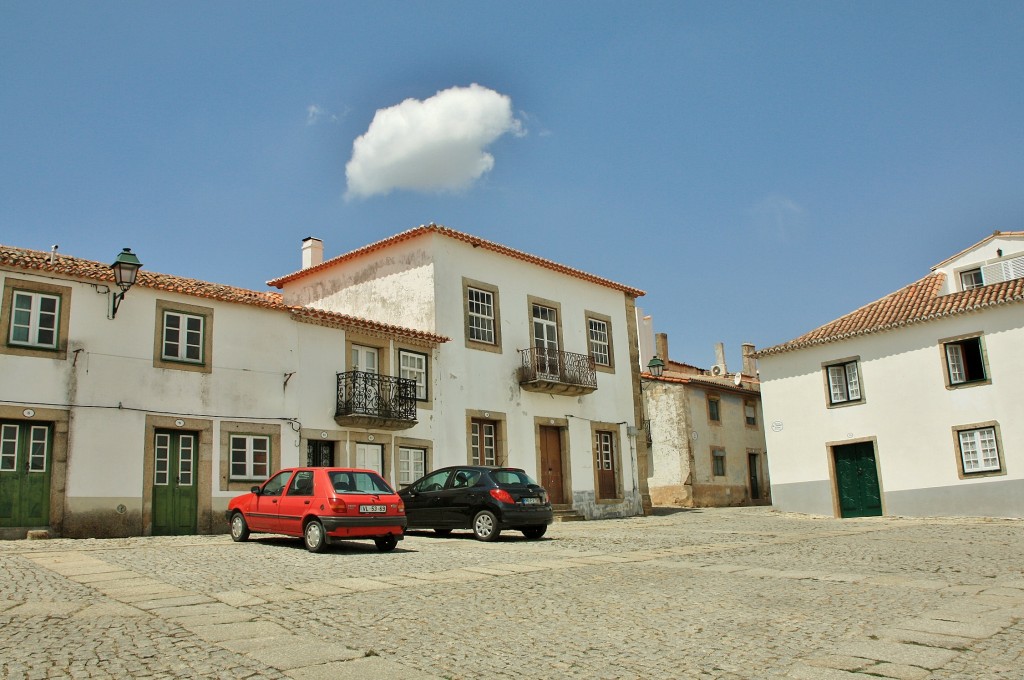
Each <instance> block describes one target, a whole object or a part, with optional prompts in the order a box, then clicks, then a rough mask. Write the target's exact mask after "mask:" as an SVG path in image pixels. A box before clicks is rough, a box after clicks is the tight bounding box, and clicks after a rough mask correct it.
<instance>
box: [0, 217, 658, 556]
mask: <svg viewBox="0 0 1024 680" xmlns="http://www.w3.org/2000/svg"><path fill="white" fill-rule="evenodd" d="M302 256H303V268H302V269H301V270H299V271H298V272H296V273H294V274H291V275H288V276H286V277H282V278H280V279H276V280H275V281H272V282H271V284H272V285H275V286H277V287H279V288H280V289H281V292H276V291H251V290H245V289H241V288H235V287H231V286H223V285H219V284H213V283H208V282H203V281H198V280H194V279H188V278H184V277H179V276H174V275H167V274H158V273H153V272H148V271H147V270H146V269H143V270H142V271H141V272H140V273H139V276H138V280H137V283H136V284H135V286H134V287H132V288H131V289H130V290H129V291H128V292H127V294H126V295H125V297H124V299H123V301H122V302H121V304H120V305H119V306H118V307H117V308H116V310H115V307H114V305H113V304H112V299H113V296H114V293H115V290H116V289H115V287H114V284H113V280H112V274H111V269H110V267H109V266H108V265H105V264H102V263H99V262H94V261H90V260H85V259H81V258H75V257H69V256H66V255H58V254H56V252H53V253H46V252H40V251H32V250H25V249H20V248H13V247H6V246H0V285H2V289H3V298H2V308H0V328H2V332H3V333H4V338H3V341H2V342H0V537H7V538H17V537H23V536H25V534H26V532H27V531H30V530H43V531H47V532H49V533H50V535H59V536H68V537H86V536H92V537H111V536H133V535H150V534H177V533H181V534H189V533H215V532H220V531H225V530H226V524H225V522H224V520H223V510H224V509H225V508H226V507H227V503H228V501H229V500H230V499H231V498H232V497H233V496H235V495H238V494H239V493H242V492H244V491H247V490H248V489H249V487H250V486H252V485H253V484H256V483H258V482H260V481H262V480H263V479H266V478H267V477H268V476H269V475H270V474H272V473H273V472H274V471H276V470H277V469H280V468H281V467H289V466H295V465H307V464H308V465H339V466H358V467H366V468H372V469H376V470H378V471H379V472H380V473H381V474H382V475H383V476H384V477H385V478H386V479H388V481H390V482H391V483H392V484H394V485H396V486H402V485H404V484H408V483H410V482H412V481H414V480H415V479H416V478H418V477H419V476H421V475H422V474H424V473H425V472H427V471H430V470H431V469H434V468H437V467H442V466H445V465H452V464H462V463H469V462H479V463H485V464H498V465H513V466H517V467H522V468H524V469H526V470H527V471H528V472H529V473H530V474H531V475H533V476H534V477H535V478H537V479H538V480H539V481H541V483H542V484H544V485H545V486H546V487H547V488H548V490H549V492H550V493H551V496H552V500H553V501H554V502H555V503H556V504H557V505H558V506H559V507H560V509H561V510H562V511H564V512H567V513H576V514H578V515H580V516H583V517H587V518H601V517H621V516H628V515H636V514H641V513H642V512H644V509H645V507H649V495H648V494H647V490H646V482H647V475H646V467H644V466H645V465H646V455H647V449H646V442H645V441H644V440H643V438H639V439H638V438H637V437H636V433H637V431H638V428H637V424H638V423H640V422H642V417H641V415H640V400H639V396H638V395H639V370H638V369H637V368H636V367H637V365H638V362H637V349H636V342H635V338H636V329H635V326H634V324H635V315H634V314H633V313H632V309H633V306H634V304H635V298H636V297H637V296H638V295H642V291H638V290H635V289H632V288H629V287H627V286H622V285H619V284H615V283H613V282H610V281H607V280H604V279H601V278H599V277H596V276H593V275H590V274H587V273H585V272H580V271H578V270H574V269H571V268H568V267H565V266H563V265H558V264H556V263H554V262H551V261H549V260H544V259H542V258H538V257H534V256H531V255H527V254H525V253H521V252H519V251H515V250H512V249H509V248H506V247H504V246H500V245H498V244H494V243H490V242H487V241H484V240H482V239H477V238H475V237H472V236H469V235H466V234H462V233H459V232H456V231H453V230H450V229H446V228H444V227H437V226H435V225H430V226H426V227H420V228H417V229H413V230H410V231H409V232H405V233H403V234H399V235H397V236H395V237H392V238H391V239H386V240H385V241H382V242H380V243H376V244H371V245H370V246H367V247H365V248H361V249H359V250H357V251H354V252H353V253H349V254H346V255H343V256H340V257H338V258H334V259H333V260H329V261H327V262H324V261H323V255H322V244H321V243H320V242H319V241H318V240H316V239H307V240H306V241H305V242H304V244H303V251H302Z"/></svg>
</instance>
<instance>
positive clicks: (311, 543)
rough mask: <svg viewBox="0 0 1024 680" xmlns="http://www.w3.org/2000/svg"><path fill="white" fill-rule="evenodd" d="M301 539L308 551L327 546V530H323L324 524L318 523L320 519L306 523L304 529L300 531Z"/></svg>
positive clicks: (321, 549) (322, 548)
mask: <svg viewBox="0 0 1024 680" xmlns="http://www.w3.org/2000/svg"><path fill="white" fill-rule="evenodd" d="M302 540H303V541H304V542H305V544H306V550H308V551H309V552H315V553H318V552H323V551H324V549H325V548H326V547H327V532H325V531H324V525H323V524H321V523H320V520H318V519H314V520H312V521H311V522H310V523H309V524H307V525H306V530H305V531H303V532H302Z"/></svg>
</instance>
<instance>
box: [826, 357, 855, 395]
mask: <svg viewBox="0 0 1024 680" xmlns="http://www.w3.org/2000/svg"><path fill="white" fill-rule="evenodd" d="M825 373H826V375H827V376H828V396H829V403H830V404H849V403H853V402H858V401H860V400H861V392H860V372H859V371H858V369H857V361H856V360H854V361H847V362H844V363H839V364H832V365H830V366H826V367H825Z"/></svg>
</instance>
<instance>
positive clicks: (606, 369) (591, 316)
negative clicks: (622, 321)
mask: <svg viewBox="0 0 1024 680" xmlns="http://www.w3.org/2000/svg"><path fill="white" fill-rule="evenodd" d="M591 320H594V321H600V322H602V323H604V324H605V327H606V328H607V331H608V363H607V364H601V363H598V362H597V360H596V359H595V360H594V369H595V370H597V371H600V372H602V373H615V344H614V342H613V341H612V317H610V316H608V315H607V314H601V313H599V312H592V311H589V310H587V311H585V312H584V322H585V324H586V334H587V355H588V356H590V358H592V359H593V358H594V355H593V353H592V352H591V349H590V343H591V337H590V321H591Z"/></svg>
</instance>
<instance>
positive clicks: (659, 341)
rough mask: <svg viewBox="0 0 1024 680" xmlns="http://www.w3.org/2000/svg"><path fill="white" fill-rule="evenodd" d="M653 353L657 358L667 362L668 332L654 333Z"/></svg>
mask: <svg viewBox="0 0 1024 680" xmlns="http://www.w3.org/2000/svg"><path fill="white" fill-rule="evenodd" d="M654 353H655V354H656V355H657V356H658V358H659V359H661V360H662V361H664V362H665V363H666V364H667V363H668V333H655V335H654Z"/></svg>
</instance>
